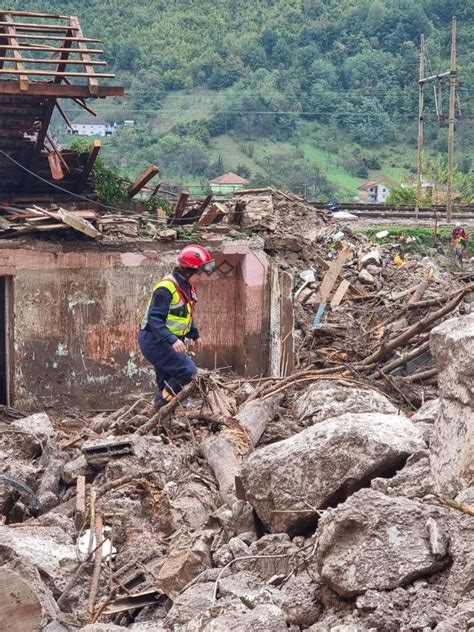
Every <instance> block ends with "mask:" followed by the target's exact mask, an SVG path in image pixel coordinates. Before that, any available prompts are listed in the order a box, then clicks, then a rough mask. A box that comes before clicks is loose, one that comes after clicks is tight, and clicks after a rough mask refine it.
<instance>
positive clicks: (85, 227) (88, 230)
mask: <svg viewBox="0 0 474 632" xmlns="http://www.w3.org/2000/svg"><path fill="white" fill-rule="evenodd" d="M58 214H59V217H60V218H61V219H62V221H63V222H64V223H65V224H67V225H68V226H70V227H71V228H74V230H77V231H78V232H80V233H83V234H84V235H87V236H88V237H92V238H93V239H95V238H97V237H99V236H100V234H101V233H100V232H99V231H98V230H97V229H96V228H94V227H93V226H92V224H91V223H90V222H88V221H87V220H86V219H81V218H80V217H75V216H74V215H72V214H71V213H69V212H68V211H66V210H64V209H63V208H60V209H59V210H58Z"/></svg>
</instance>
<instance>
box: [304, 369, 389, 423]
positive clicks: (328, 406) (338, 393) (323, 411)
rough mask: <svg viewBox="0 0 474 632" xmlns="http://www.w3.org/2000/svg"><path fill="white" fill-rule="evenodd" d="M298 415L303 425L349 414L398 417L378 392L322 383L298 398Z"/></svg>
mask: <svg viewBox="0 0 474 632" xmlns="http://www.w3.org/2000/svg"><path fill="white" fill-rule="evenodd" d="M295 412H296V416H297V417H298V419H299V421H300V422H303V423H304V424H305V425H309V424H310V423H312V424H315V423H319V422H320V421H324V420H325V419H329V418H330V417H336V416H338V415H342V414H346V413H384V414H391V413H393V414H396V412H397V409H396V408H395V406H394V405H393V404H392V403H391V402H390V401H389V400H388V399H387V398H386V397H385V396H384V395H382V394H381V393H379V392H378V391H374V390H372V389H365V388H354V387H352V386H345V385H344V384H339V383H337V382H335V381H333V380H320V381H317V382H315V383H314V384H312V385H311V386H309V387H308V388H307V389H306V391H305V392H304V393H303V395H301V396H300V397H298V399H297V401H296V405H295Z"/></svg>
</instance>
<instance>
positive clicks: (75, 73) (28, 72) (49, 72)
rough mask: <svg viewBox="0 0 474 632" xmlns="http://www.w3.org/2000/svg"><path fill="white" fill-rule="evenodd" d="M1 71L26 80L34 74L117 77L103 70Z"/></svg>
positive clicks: (3, 69)
mask: <svg viewBox="0 0 474 632" xmlns="http://www.w3.org/2000/svg"><path fill="white" fill-rule="evenodd" d="M58 61H59V60H58ZM19 65H20V64H19ZM0 73H1V74H4V75H22V76H23V77H25V78H26V80H28V77H29V76H34V75H41V76H44V77H88V78H91V77H99V78H106V79H113V78H114V77H115V75H114V74H112V73H110V72H101V73H92V74H91V73H90V72H67V71H65V72H55V71H54V70H36V69H34V70H17V69H14V68H1V69H0ZM20 81H21V77H20ZM89 89H90V90H91V93H92V94H95V92H92V89H91V87H90V86H89Z"/></svg>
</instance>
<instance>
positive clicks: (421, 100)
mask: <svg viewBox="0 0 474 632" xmlns="http://www.w3.org/2000/svg"><path fill="white" fill-rule="evenodd" d="M424 79H425V36H424V35H423V33H422V34H421V37H420V74H419V82H418V168H417V174H416V206H417V207H418V204H419V200H420V197H421V172H422V169H423V143H424V134H423V123H424V116H425V82H424Z"/></svg>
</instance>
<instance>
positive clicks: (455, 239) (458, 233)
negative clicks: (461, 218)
mask: <svg viewBox="0 0 474 632" xmlns="http://www.w3.org/2000/svg"><path fill="white" fill-rule="evenodd" d="M466 243H467V235H466V231H465V230H464V228H463V227H462V226H461V223H460V222H456V226H455V227H454V229H453V232H452V233H451V245H452V246H456V245H457V244H461V245H462V247H463V248H464V247H465V246H466Z"/></svg>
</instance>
